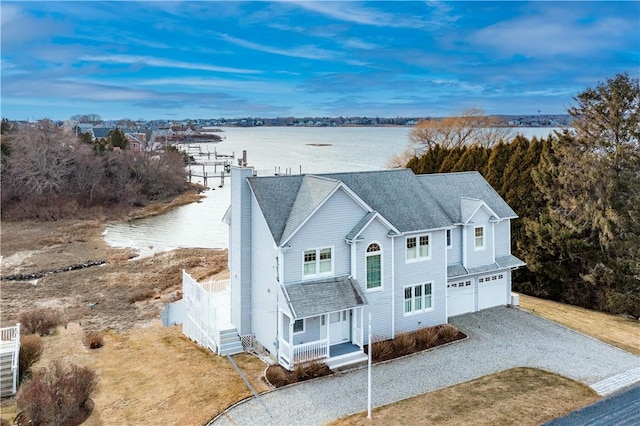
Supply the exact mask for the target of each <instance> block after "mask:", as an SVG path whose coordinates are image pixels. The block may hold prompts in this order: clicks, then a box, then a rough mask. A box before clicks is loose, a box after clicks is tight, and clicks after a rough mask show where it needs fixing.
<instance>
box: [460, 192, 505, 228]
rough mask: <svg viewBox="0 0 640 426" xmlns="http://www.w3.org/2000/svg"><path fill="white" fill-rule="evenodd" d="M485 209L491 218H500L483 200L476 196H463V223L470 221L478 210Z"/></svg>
mask: <svg viewBox="0 0 640 426" xmlns="http://www.w3.org/2000/svg"><path fill="white" fill-rule="evenodd" d="M480 209H484V210H486V212H487V213H488V214H489V216H490V217H491V220H499V219H500V218H499V217H498V215H497V214H496V213H494V211H493V210H491V208H490V207H489V206H487V203H485V202H484V201H482V200H477V199H475V198H468V197H462V198H461V199H460V219H461V222H462V223H465V224H466V223H469V221H470V220H471V219H472V218H473V217H474V216H475V215H476V213H477V212H478V210H480Z"/></svg>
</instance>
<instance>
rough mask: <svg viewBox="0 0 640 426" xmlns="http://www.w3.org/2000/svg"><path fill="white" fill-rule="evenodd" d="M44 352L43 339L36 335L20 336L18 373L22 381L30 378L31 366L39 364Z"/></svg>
mask: <svg viewBox="0 0 640 426" xmlns="http://www.w3.org/2000/svg"><path fill="white" fill-rule="evenodd" d="M42 351H44V343H43V342H42V338H41V337H40V336H37V335H35V334H28V335H26V336H20V354H19V355H18V372H19V374H20V381H22V380H24V379H26V378H27V377H28V376H29V372H30V371H29V370H30V369H31V366H32V365H33V364H35V363H36V362H38V360H39V359H40V356H41V355H42Z"/></svg>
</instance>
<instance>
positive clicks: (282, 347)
mask: <svg viewBox="0 0 640 426" xmlns="http://www.w3.org/2000/svg"><path fill="white" fill-rule="evenodd" d="M280 317H281V324H282V330H283V333H282V334H281V336H282V337H281V338H280V339H279V340H278V343H279V348H278V354H279V356H278V361H279V363H280V364H281V365H282V366H283V367H285V368H287V369H288V370H292V369H293V368H295V366H296V365H297V364H300V363H305V362H310V361H321V362H324V363H325V364H327V366H328V367H329V368H331V369H334V368H338V367H342V366H345V365H349V364H353V363H358V362H361V361H364V360H366V359H367V356H366V354H365V353H364V350H363V326H362V320H363V314H362V308H354V309H348V310H344V311H340V312H332V313H329V314H323V315H318V316H315V317H309V318H300V319H297V320H296V319H291V318H289V317H288V316H287V315H286V314H284V313H282V314H281V316H280ZM294 330H297V331H294ZM316 336H319V337H320V338H319V339H315V337H316ZM309 338H311V339H314V340H311V341H306V340H307V339H309Z"/></svg>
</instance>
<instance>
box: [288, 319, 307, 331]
mask: <svg viewBox="0 0 640 426" xmlns="http://www.w3.org/2000/svg"><path fill="white" fill-rule="evenodd" d="M289 321H292V320H289ZM297 321H302V330H300V331H295V328H296V322H297ZM292 324H293V325H292V326H291V329H292V330H293V334H294V335H296V334H304V333H305V332H306V331H307V322H306V321H305V318H298V319H294V320H293V321H292Z"/></svg>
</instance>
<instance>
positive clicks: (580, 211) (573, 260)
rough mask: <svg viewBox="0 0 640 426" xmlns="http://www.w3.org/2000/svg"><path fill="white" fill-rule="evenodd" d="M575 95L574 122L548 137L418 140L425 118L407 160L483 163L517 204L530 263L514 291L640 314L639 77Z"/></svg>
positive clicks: (437, 168)
mask: <svg viewBox="0 0 640 426" xmlns="http://www.w3.org/2000/svg"><path fill="white" fill-rule="evenodd" d="M574 101H575V105H574V106H572V107H570V108H569V110H568V113H569V115H570V116H571V117H572V119H573V124H572V129H571V130H564V131H563V132H555V133H554V134H553V135H550V136H549V137H548V138H544V139H539V138H535V137H534V138H532V139H531V140H529V139H527V138H525V137H524V136H521V135H517V136H515V137H514V138H512V139H511V140H510V141H509V142H504V141H502V140H500V141H498V142H496V141H495V140H493V141H491V142H490V143H487V139H486V138H479V139H477V140H476V141H474V142H473V143H465V144H456V143H448V144H447V143H446V141H445V142H444V143H443V142H438V143H433V140H434V139H433V138H431V139H430V140H429V141H426V142H425V144H422V145H421V139H420V137H419V136H420V134H421V133H422V134H424V133H425V132H424V129H423V128H424V126H427V125H428V123H422V129H421V125H420V124H419V125H418V126H417V127H416V129H414V131H412V137H413V138H412V139H411V141H412V142H411V144H412V145H411V146H410V150H411V151H409V152H419V155H414V156H413V157H411V158H410V159H409V160H408V162H407V167H410V168H411V169H413V170H414V172H416V173H444V172H456V171H469V170H478V171H479V172H480V173H482V175H483V176H484V177H485V178H486V179H487V181H488V182H489V183H490V184H491V185H492V186H493V188H495V189H496V191H497V192H498V193H499V194H500V195H501V196H502V197H503V198H504V199H505V201H506V202H507V203H508V204H509V205H510V206H511V207H512V208H513V209H514V210H515V211H516V213H517V214H518V215H519V216H520V219H518V220H516V221H514V222H513V223H512V241H514V243H515V244H514V247H513V252H514V254H515V255H516V256H518V257H520V258H521V259H523V260H524V261H525V262H526V263H527V267H526V268H522V269H520V270H517V271H516V272H515V273H514V277H513V287H514V289H515V290H516V291H522V292H524V293H526V294H531V295H534V296H538V297H544V298H548V299H552V300H557V301H561V302H565V303H570V304H574V305H578V306H582V307H586V308H590V309H597V310H602V311H608V312H612V313H626V314H630V315H633V316H634V317H636V318H638V317H640V146H639V140H640V86H639V83H638V79H637V78H630V77H629V76H628V75H627V74H619V75H617V76H615V78H611V79H607V80H606V82H604V83H599V84H598V85H597V87H595V88H589V89H587V90H585V91H584V92H582V93H581V94H579V95H578V96H576V97H575V98H574ZM476 131H479V132H482V127H480V129H476ZM426 134H431V133H430V132H426ZM445 139H446V138H445ZM420 151H421V152H420Z"/></svg>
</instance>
